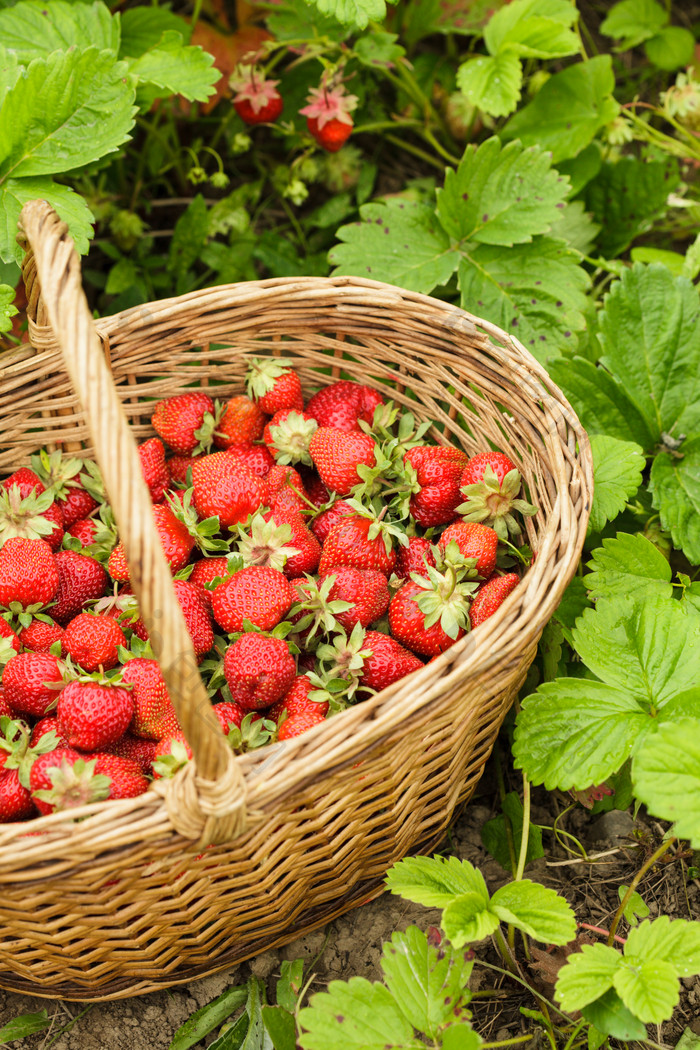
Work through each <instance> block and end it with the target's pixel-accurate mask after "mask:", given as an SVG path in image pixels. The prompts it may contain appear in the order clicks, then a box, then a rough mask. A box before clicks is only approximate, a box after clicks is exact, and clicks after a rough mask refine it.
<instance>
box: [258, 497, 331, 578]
mask: <svg viewBox="0 0 700 1050" xmlns="http://www.w3.org/2000/svg"><path fill="white" fill-rule="evenodd" d="M264 517H265V520H266V521H272V522H274V523H275V525H277V526H278V527H279V526H284V525H287V526H288V527H289V528H290V529H291V536H290V538H289V540H288V541H287V546H289V547H290V548H292V549H293V550H294V551H295V553H292V554H290V555H289V556H288V557H287V560H286V562H285V565H284V567H283V569H282V571H283V572H284V575H285V576H286V577H288V579H294V577H296V576H302V575H303V574H304V573H313V572H316V569H317V568H318V563H319V559H320V557H321V544H320V543H319V542H318V540H317V539H316V537H315V536H314V534H313V533H312V532H311V531H310V530H309V529H308V528H307V525H306V522H305V521H304V519H303V518H302V517H301V515H300V514H299V513H297V511H295V510H291V511H289V510H287V511H285V510H284V509H282V508H280V506H279V504H278V503H275V504H274V505H273V509H272V510H271V511H270V513H269V514H266V515H264Z"/></svg>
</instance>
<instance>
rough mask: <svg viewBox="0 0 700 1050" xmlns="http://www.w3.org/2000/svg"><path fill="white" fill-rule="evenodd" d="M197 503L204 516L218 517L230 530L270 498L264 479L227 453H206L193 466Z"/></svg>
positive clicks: (224, 526)
mask: <svg viewBox="0 0 700 1050" xmlns="http://www.w3.org/2000/svg"><path fill="white" fill-rule="evenodd" d="M192 478H193V481H194V505H195V507H196V508H197V513H198V514H199V516H200V518H209V517H214V516H216V517H218V519H219V521H220V523H221V528H222V529H226V528H228V527H229V526H231V525H236V524H237V523H238V522H239V521H245V520H246V518H247V517H248V516H249V515H250V514H254V513H255V511H256V510H258V508H259V507H261V506H262V504H263V503H265V502H266V501H267V498H268V487H267V484H266V482H265V479H264V478H259V477H258V476H257V474H254V473H253V472H252V470H249V469H248V467H246V466H244V465H243V464H241V463H237V462H236V459H235V457H234V456H230V455H229V454H228V453H227V452H214V453H213V454H212V455H210V456H203V457H202V459H200V460H198V461H197V463H195V464H194V466H193V468H192Z"/></svg>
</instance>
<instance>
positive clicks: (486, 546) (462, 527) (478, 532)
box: [438, 521, 498, 580]
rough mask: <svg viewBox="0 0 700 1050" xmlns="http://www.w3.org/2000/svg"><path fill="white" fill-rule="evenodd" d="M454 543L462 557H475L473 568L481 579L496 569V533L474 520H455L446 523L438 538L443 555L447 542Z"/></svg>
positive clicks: (485, 578) (487, 576)
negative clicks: (450, 523) (449, 523)
mask: <svg viewBox="0 0 700 1050" xmlns="http://www.w3.org/2000/svg"><path fill="white" fill-rule="evenodd" d="M452 542H454V543H456V544H457V546H458V547H459V551H460V554H461V555H462V557H463V558H475V559H476V565H475V569H476V571H477V573H478V574H479V576H481V578H482V580H487V579H488V578H489V576H492V575H493V573H494V572H495V570H496V554H497V552H498V535H497V533H496V532H495V531H494V530H493V529H490V528H489V527H488V525H481V524H479V522H476V521H455V522H453V523H452V525H448V526H447V528H446V529H445V531H444V532H443V534H442V536H441V537H440V539H439V540H438V547H439V548H440V550H441V551H442V553H443V555H444V554H445V551H446V549H447V546H448V544H449V543H452Z"/></svg>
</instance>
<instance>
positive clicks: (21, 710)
mask: <svg viewBox="0 0 700 1050" xmlns="http://www.w3.org/2000/svg"><path fill="white" fill-rule="evenodd" d="M46 683H53V684H54V685H55V686H56V688H53V689H52V688H50V687H49V685H47V684H46ZM62 684H63V676H62V674H61V666H60V664H59V662H58V660H57V659H56V657H55V656H51V654H50V653H18V654H17V656H13V657H12V659H11V660H8V661H7V663H6V664H5V669H4V671H3V675H2V685H3V691H4V694H5V700H6V701H7V703H8V704H9V705H10V709H11V710H12V711H13V713H15V714H18V715H23V716H27V715H28V716H30V717H32V718H41V717H42V715H44V714H45V713H46V709H47V708H48V707H49V705H50V704H53V703H54V702H55V700H56V699H57V697H58V690H59V688H60V686H61V685H62Z"/></svg>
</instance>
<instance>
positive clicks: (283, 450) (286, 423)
mask: <svg viewBox="0 0 700 1050" xmlns="http://www.w3.org/2000/svg"><path fill="white" fill-rule="evenodd" d="M317 429H318V422H317V421H316V420H315V419H314V417H313V416H310V415H309V414H308V412H303V411H300V410H299V409H297V408H282V409H280V410H279V412H275V414H274V416H273V417H272V419H271V420H270V422H269V423H268V424H267V426H266V427H265V430H264V432H263V440H264V441H265V444H266V445H267V446H268V448H269V449H270V452H272V454H273V455H274V457H275V459H276V460H277V462H278V463H282V464H284V463H306V464H307V465H308V466H311V464H312V463H313V460H312V458H311V453H310V452H309V443H310V441H311V438H312V437H313V436H314V434H315V433H316V431H317Z"/></svg>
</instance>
